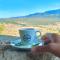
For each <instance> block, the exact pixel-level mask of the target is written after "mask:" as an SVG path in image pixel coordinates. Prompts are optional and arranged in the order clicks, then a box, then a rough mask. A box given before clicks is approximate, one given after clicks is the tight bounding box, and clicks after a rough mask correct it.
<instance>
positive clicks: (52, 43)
mask: <svg viewBox="0 0 60 60" xmlns="http://www.w3.org/2000/svg"><path fill="white" fill-rule="evenodd" d="M41 39H42V40H43V41H44V42H46V43H48V44H47V45H45V46H37V47H34V48H32V52H34V53H44V52H50V53H53V54H54V55H56V56H59V57H60V35H58V34H56V33H46V34H45V35H43V36H42V38H41Z"/></svg>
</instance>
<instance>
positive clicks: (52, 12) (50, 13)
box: [25, 9, 60, 18]
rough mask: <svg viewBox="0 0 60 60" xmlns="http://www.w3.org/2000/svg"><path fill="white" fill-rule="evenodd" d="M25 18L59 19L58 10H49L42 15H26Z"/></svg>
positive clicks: (59, 10) (59, 12)
mask: <svg viewBox="0 0 60 60" xmlns="http://www.w3.org/2000/svg"><path fill="white" fill-rule="evenodd" d="M25 17H59V18H60V9H57V10H50V11H46V12H43V13H34V14H30V15H27V16H25Z"/></svg>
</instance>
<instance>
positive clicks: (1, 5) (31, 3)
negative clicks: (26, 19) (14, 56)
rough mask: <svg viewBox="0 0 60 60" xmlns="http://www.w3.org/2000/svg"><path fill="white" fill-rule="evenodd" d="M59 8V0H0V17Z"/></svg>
mask: <svg viewBox="0 0 60 60" xmlns="http://www.w3.org/2000/svg"><path fill="white" fill-rule="evenodd" d="M55 9H60V0H0V18H9V17H17V16H25V15H29V14H33V13H37V12H44V11H48V10H55Z"/></svg>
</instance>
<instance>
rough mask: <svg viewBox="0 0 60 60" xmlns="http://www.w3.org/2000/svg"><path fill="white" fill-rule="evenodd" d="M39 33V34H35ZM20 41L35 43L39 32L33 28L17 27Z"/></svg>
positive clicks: (38, 37)
mask: <svg viewBox="0 0 60 60" xmlns="http://www.w3.org/2000/svg"><path fill="white" fill-rule="evenodd" d="M37 33H39V35H38V34H37ZM19 34H20V38H21V43H23V44H35V43H38V41H39V39H40V37H41V32H40V31H39V30H36V29H34V28H21V29H19Z"/></svg>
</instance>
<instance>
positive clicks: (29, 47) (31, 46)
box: [10, 39, 44, 50]
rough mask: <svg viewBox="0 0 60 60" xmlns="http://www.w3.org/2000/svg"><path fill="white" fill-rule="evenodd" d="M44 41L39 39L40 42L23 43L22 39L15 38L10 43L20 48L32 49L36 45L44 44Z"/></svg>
mask: <svg viewBox="0 0 60 60" xmlns="http://www.w3.org/2000/svg"><path fill="white" fill-rule="evenodd" d="M43 44H44V43H43V42H42V41H38V42H32V43H30V44H29V43H28V44H22V42H21V39H17V40H13V41H11V42H10V45H11V46H12V47H14V48H18V49H26V50H27V49H31V48H33V47H34V46H43Z"/></svg>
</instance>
